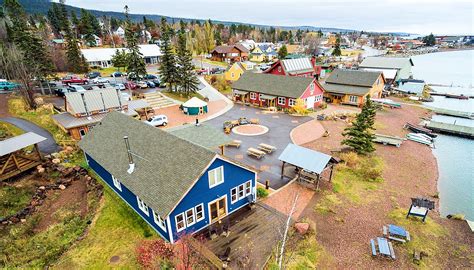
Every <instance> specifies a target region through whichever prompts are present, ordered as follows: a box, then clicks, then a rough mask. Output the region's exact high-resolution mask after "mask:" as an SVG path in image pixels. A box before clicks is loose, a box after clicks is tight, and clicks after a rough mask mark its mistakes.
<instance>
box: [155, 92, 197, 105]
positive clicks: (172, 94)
mask: <svg viewBox="0 0 474 270" xmlns="http://www.w3.org/2000/svg"><path fill="white" fill-rule="evenodd" d="M161 93H162V94H163V95H165V96H167V97H169V98H172V99H174V100H177V101H181V102H186V101H188V100H189V99H190V98H192V97H197V98H199V99H204V97H203V96H201V95H200V94H199V93H193V94H191V95H189V96H187V95H183V94H180V93H177V92H168V91H163V92H161Z"/></svg>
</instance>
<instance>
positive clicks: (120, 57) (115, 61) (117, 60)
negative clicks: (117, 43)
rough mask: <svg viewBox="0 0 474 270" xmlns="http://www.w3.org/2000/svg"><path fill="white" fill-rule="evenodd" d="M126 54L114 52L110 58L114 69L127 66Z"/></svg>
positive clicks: (124, 52)
mask: <svg viewBox="0 0 474 270" xmlns="http://www.w3.org/2000/svg"><path fill="white" fill-rule="evenodd" d="M127 60H128V54H127V52H126V51H125V50H123V49H121V50H119V49H117V50H115V54H114V55H113V56H112V65H114V67H116V68H117V69H118V70H120V68H121V67H122V68H124V67H126V66H127Z"/></svg>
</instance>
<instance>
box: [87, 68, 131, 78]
mask: <svg viewBox="0 0 474 270" xmlns="http://www.w3.org/2000/svg"><path fill="white" fill-rule="evenodd" d="M92 71H98V72H100V75H101V76H102V77H110V74H112V73H113V72H115V71H120V72H125V69H124V68H121V69H120V70H118V68H116V67H107V68H93V69H91V70H90V72H92Z"/></svg>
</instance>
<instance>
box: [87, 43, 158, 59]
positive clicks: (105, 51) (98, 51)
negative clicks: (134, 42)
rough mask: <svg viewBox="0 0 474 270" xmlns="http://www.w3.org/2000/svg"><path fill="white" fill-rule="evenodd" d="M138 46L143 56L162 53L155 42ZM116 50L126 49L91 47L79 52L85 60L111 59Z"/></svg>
mask: <svg viewBox="0 0 474 270" xmlns="http://www.w3.org/2000/svg"><path fill="white" fill-rule="evenodd" d="M138 46H139V47H140V53H141V54H142V55H143V57H154V56H155V57H157V56H161V55H162V53H161V49H160V47H159V46H158V45H156V44H144V45H138ZM117 50H124V51H128V50H127V49H125V48H92V49H81V53H82V55H83V56H84V57H85V58H86V60H87V62H98V61H111V60H112V57H113V56H114V54H115V52H116V51H117Z"/></svg>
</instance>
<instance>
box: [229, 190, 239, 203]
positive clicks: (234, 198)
mask: <svg viewBox="0 0 474 270" xmlns="http://www.w3.org/2000/svg"><path fill="white" fill-rule="evenodd" d="M236 201H238V197H237V188H233V189H231V190H230V202H231V203H235V202H236Z"/></svg>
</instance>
